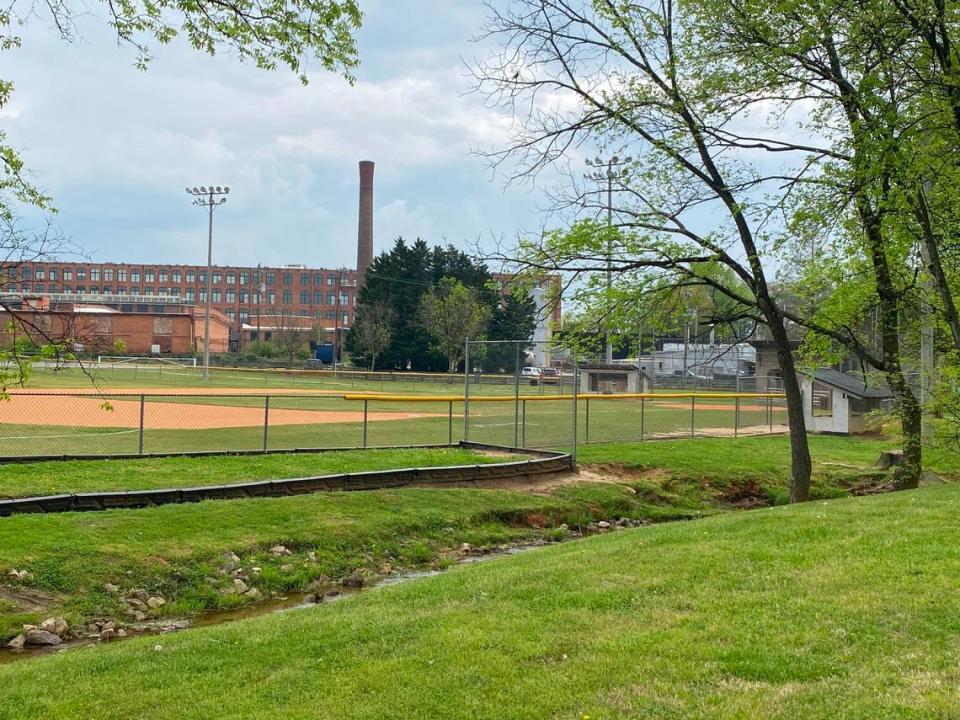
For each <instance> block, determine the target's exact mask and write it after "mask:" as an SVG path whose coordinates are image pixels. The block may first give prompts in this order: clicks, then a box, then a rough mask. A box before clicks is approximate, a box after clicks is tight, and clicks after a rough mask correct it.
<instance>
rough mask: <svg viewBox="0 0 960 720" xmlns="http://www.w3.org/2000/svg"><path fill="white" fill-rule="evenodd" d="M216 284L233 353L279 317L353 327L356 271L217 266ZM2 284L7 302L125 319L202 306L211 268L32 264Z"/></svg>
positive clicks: (214, 301) (8, 274) (214, 305)
mask: <svg viewBox="0 0 960 720" xmlns="http://www.w3.org/2000/svg"><path fill="white" fill-rule="evenodd" d="M210 279H211V281H212V286H211V294H210V304H211V309H212V310H215V311H216V312H219V313H221V314H222V315H223V316H224V317H226V319H227V321H228V324H229V326H230V339H231V344H232V346H233V348H234V349H236V348H237V347H238V345H239V341H240V337H241V333H242V332H243V330H244V325H246V326H248V327H247V334H248V335H249V334H250V332H253V333H256V327H257V326H258V325H259V324H262V325H264V326H267V325H270V326H273V325H276V324H277V322H278V318H281V319H282V320H281V322H288V323H289V324H294V323H296V324H298V325H299V324H302V323H303V319H304V318H310V319H312V321H313V324H316V325H320V326H322V327H325V328H329V329H330V330H332V329H333V328H334V327H341V328H349V327H350V325H351V323H352V322H353V311H354V302H355V297H356V289H357V286H356V271H354V270H342V269H341V270H331V269H327V268H308V267H305V266H303V265H286V266H277V267H250V266H241V265H215V266H213V268H212V270H211V273H210ZM0 283H2V285H0V287H2V289H3V292H4V294H5V295H8V296H13V297H15V296H17V295H20V296H24V297H26V296H29V295H42V296H46V297H49V298H50V300H51V303H52V305H54V306H56V305H59V304H64V303H66V304H70V305H79V304H83V303H95V304H103V305H107V306H109V307H112V308H113V309H115V310H117V311H118V312H123V313H131V312H150V311H151V309H152V308H153V307H154V306H171V307H172V306H178V305H187V306H194V305H195V306H198V307H201V308H202V307H205V306H206V302H207V266H206V265H166V264H155V263H90V262H83V263H78V262H26V263H22V264H19V265H17V266H10V267H8V268H6V269H4V271H3V276H2V277H0ZM338 316H339V317H338ZM265 318H269V322H266V321H265ZM287 318H289V320H286V319H287ZM293 318H298V319H297V320H293ZM211 337H213V333H212V332H211ZM252 339H254V340H256V337H255V336H254V337H253V338H252ZM211 350H213V347H212V346H211Z"/></svg>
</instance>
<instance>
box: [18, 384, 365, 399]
mask: <svg viewBox="0 0 960 720" xmlns="http://www.w3.org/2000/svg"><path fill="white" fill-rule="evenodd" d="M8 392H9V394H10V395H84V396H86V395H94V396H98V397H99V396H104V395H108V396H110V397H115V396H117V395H217V396H221V395H225V396H227V397H230V396H234V395H247V396H255V397H263V396H264V395H270V396H274V395H336V396H340V395H343V390H309V389H307V388H256V389H250V388H229V387H209V388H208V387H149V388H133V387H113V388H111V387H99V388H92V387H90V386H89V385H88V386H87V387H84V388H37V389H30V388H23V389H16V390H9V391H8ZM371 394H377V393H371Z"/></svg>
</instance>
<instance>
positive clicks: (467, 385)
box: [463, 338, 470, 442]
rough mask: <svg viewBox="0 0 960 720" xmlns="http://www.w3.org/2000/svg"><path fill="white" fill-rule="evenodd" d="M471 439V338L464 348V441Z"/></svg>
mask: <svg viewBox="0 0 960 720" xmlns="http://www.w3.org/2000/svg"><path fill="white" fill-rule="evenodd" d="M469 440H470V338H467V342H466V343H465V344H464V348H463V441H464V442H467V441H469Z"/></svg>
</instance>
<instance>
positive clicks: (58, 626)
mask: <svg viewBox="0 0 960 720" xmlns="http://www.w3.org/2000/svg"><path fill="white" fill-rule="evenodd" d="M40 629H41V630H43V631H44V632H48V633H53V634H54V635H56V636H57V637H59V638H65V637H66V636H67V635H68V634H69V633H70V626H69V625H68V624H67V621H66V620H64V619H63V618H62V617H50V618H47V619H46V620H44V621H43V622H42V623H40Z"/></svg>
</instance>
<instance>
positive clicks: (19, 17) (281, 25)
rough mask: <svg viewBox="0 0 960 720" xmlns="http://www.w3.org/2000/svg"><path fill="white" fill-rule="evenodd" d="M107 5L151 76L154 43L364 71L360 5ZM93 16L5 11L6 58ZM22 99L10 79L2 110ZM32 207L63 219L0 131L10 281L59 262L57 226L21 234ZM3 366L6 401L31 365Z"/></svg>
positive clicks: (294, 66) (208, 1)
mask: <svg viewBox="0 0 960 720" xmlns="http://www.w3.org/2000/svg"><path fill="white" fill-rule="evenodd" d="M102 5H103V8H104V9H105V10H106V12H107V15H108V18H109V23H110V25H111V26H112V27H113V28H114V30H115V31H116V35H117V40H118V41H119V42H121V43H125V44H128V45H131V46H132V47H133V48H134V50H135V52H136V54H137V59H136V64H137V66H138V67H140V68H141V69H145V68H146V67H147V66H148V64H149V62H150V60H151V44H152V43H160V44H165V43H169V42H170V41H171V40H173V39H174V38H175V37H177V36H178V35H182V36H184V37H186V39H187V41H188V42H189V43H190V45H191V46H192V47H193V48H195V49H196V50H199V51H200V52H204V53H206V54H208V55H214V54H216V53H217V52H222V51H228V52H232V53H234V54H236V55H237V56H239V58H240V59H241V60H249V61H252V62H253V63H254V64H255V65H256V66H257V67H259V68H263V69H267V70H273V69H275V68H277V67H286V68H287V69H289V70H290V71H292V72H293V73H295V74H296V75H297V77H298V78H299V79H300V81H301V82H303V83H306V82H307V74H306V66H307V64H308V63H310V62H311V61H315V62H316V63H317V64H318V65H319V66H320V67H321V68H323V69H324V70H328V71H333V72H337V73H340V74H342V75H344V76H345V77H346V78H347V80H348V81H349V82H353V77H352V75H351V72H352V70H353V69H354V68H355V67H356V66H357V64H358V59H357V50H356V43H355V41H354V38H353V32H354V31H355V30H356V29H357V28H359V27H360V22H361V19H362V14H361V12H360V9H359V6H358V5H357V2H356V0H196V1H195V2H186V3H184V2H178V1H177V0H121V1H120V2H112V1H111V2H104V3H103V4H102ZM89 11H90V8H89V6H87V5H85V4H81V3H79V2H77V3H72V4H71V3H70V2H69V0H67V1H65V2H59V1H58V2H50V3H44V4H43V5H37V4H35V3H31V2H18V1H17V0H14V2H13V3H12V4H7V5H5V6H4V7H3V8H0V51H4V50H12V49H15V48H17V47H19V46H20V44H21V38H20V37H19V36H18V35H17V34H16V32H17V31H18V28H20V27H22V26H24V25H25V24H27V23H28V22H30V21H38V20H42V21H47V22H49V23H50V24H51V25H52V26H53V27H54V28H56V32H57V33H58V34H59V35H60V37H61V38H62V39H63V40H65V41H68V42H69V41H72V40H73V39H74V37H75V34H76V28H75V19H76V17H77V16H79V15H81V14H83V15H86V14H88V13H89ZM12 92H13V82H12V81H10V80H9V79H0V110H2V109H3V108H4V107H5V106H6V105H7V104H8V103H9V101H10V97H11V94H12ZM25 207H33V208H34V209H37V210H40V211H43V212H55V209H54V207H53V199H52V198H51V197H50V196H49V195H47V194H46V193H44V192H43V191H42V190H41V189H39V188H38V187H37V186H36V185H35V184H34V183H32V182H31V181H30V180H28V179H27V172H26V169H25V164H24V161H23V159H22V158H21V156H20V154H19V153H18V152H17V151H16V149H15V148H14V147H13V146H12V145H10V144H9V141H8V140H7V138H6V135H5V133H4V132H3V131H0V222H2V223H3V226H2V228H0V253H2V254H3V255H5V257H4V258H3V259H2V260H0V274H2V275H3V277H4V279H6V278H7V277H9V275H8V273H9V272H10V271H11V270H13V271H15V270H16V268H17V267H19V265H20V263H22V262H23V261H25V260H26V259H27V258H29V259H31V260H42V259H47V258H49V257H50V254H51V243H50V242H49V240H50V238H51V234H50V232H49V225H48V229H47V233H46V234H44V235H41V236H36V237H34V238H32V239H31V238H30V237H29V236H28V234H25V233H23V232H22V231H21V230H20V229H19V228H18V227H17V223H16V220H17V218H18V217H20V216H21V215H22V209H23V208H25ZM59 244H60V245H61V246H62V245H65V243H63V242H61V243H59ZM0 308H2V309H3V310H4V311H5V312H7V313H8V314H9V315H10V316H11V317H12V318H14V321H15V322H17V320H16V318H17V309H16V308H15V307H13V306H12V305H11V304H10V303H8V302H5V301H3V300H0ZM20 322H22V321H20ZM64 340H65V338H58V337H48V338H47V339H46V343H45V344H44V347H45V348H46V350H45V352H46V351H49V352H51V353H52V354H53V356H55V357H56V358H57V360H58V361H59V360H61V359H69V357H68V355H69V354H68V353H67V352H66V351H65V350H64V348H66V344H65V342H64ZM0 364H2V366H3V368H5V369H4V370H3V371H0V391H2V390H4V389H5V388H6V387H7V385H8V384H10V383H12V382H22V381H23V379H24V378H25V369H26V368H27V360H26V359H24V358H21V357H19V356H18V355H17V353H16V352H13V354H12V355H10V354H7V355H6V356H4V355H0Z"/></svg>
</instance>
